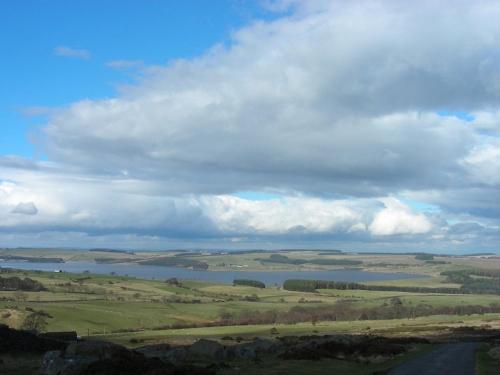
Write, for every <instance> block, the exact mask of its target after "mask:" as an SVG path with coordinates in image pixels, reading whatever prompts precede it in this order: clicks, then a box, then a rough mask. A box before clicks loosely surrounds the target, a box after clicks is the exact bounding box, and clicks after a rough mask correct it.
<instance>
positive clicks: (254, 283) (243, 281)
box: [233, 279, 266, 289]
mask: <svg viewBox="0 0 500 375" xmlns="http://www.w3.org/2000/svg"><path fill="white" fill-rule="evenodd" d="M233 285H243V286H252V287H254V288H261V289H263V288H265V287H266V284H264V283H263V282H262V281H258V280H248V279H234V281H233Z"/></svg>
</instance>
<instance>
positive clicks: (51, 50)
mask: <svg viewBox="0 0 500 375" xmlns="http://www.w3.org/2000/svg"><path fill="white" fill-rule="evenodd" d="M273 17H275V15H274V14H271V13H268V12H266V11H265V10H264V9H263V8H262V7H260V6H259V5H258V2H256V1H250V0H248V1H247V0H217V1H204V0H192V1H161V0H146V1H135V0H120V1H114V0H86V1H63V0H29V1H28V0H22V1H9V2H2V4H0V44H1V45H2V48H3V50H4V56H5V57H4V58H2V61H1V68H2V69H1V71H0V81H1V82H2V85H1V86H0V125H1V129H2V137H1V138H0V154H4V155H5V154H14V155H22V156H27V157H32V156H35V157H36V156H40V153H38V154H34V150H33V147H32V144H31V143H30V142H29V137H28V135H29V132H30V130H31V129H32V128H33V127H36V126H37V125H40V124H44V121H45V118H44V117H36V116H35V117H28V116H26V115H23V110H24V109H26V108H30V107H59V106H64V105H67V104H69V103H71V102H74V101H77V100H82V99H85V98H91V99H99V98H106V97H111V96H113V95H114V94H115V92H116V87H117V85H120V84H123V83H127V82H130V81H131V80H132V78H131V77H132V75H131V72H130V70H127V69H112V68H110V67H109V66H107V65H106V64H107V63H108V62H110V61H116V60H130V61H143V62H144V64H145V65H164V64H165V63H167V62H168V61H170V60H173V59H179V58H182V59H189V58H193V57H196V56H199V55H201V54H203V53H204V52H205V51H206V50H208V49H209V48H210V47H212V46H213V45H215V44H225V43H228V41H229V39H230V35H231V33H232V32H233V31H235V30H237V29H239V28H240V27H242V26H243V25H245V24H248V23H251V22H252V21H254V20H255V19H270V18H273ZM60 46H64V47H68V48H70V49H75V50H85V51H88V54H89V58H87V59H82V58H78V57H64V56H58V55H57V54H56V53H55V49H56V48H57V47H60Z"/></svg>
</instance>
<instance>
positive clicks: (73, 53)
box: [54, 46, 90, 60]
mask: <svg viewBox="0 0 500 375" xmlns="http://www.w3.org/2000/svg"><path fill="white" fill-rule="evenodd" d="M54 54H55V55H56V56H62V57H71V58H75V59H82V60H88V59H90V51H88V50H86V49H78V48H71V47H68V46H58V47H56V48H54Z"/></svg>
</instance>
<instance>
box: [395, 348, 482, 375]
mask: <svg viewBox="0 0 500 375" xmlns="http://www.w3.org/2000/svg"><path fill="white" fill-rule="evenodd" d="M477 347H478V343H475V342H463V343H454V344H444V345H442V346H440V347H439V348H437V349H436V350H434V351H432V352H429V353H426V354H423V355H421V356H420V357H416V358H413V359H411V360H409V361H408V362H405V363H403V364H401V365H399V366H397V367H395V368H394V369H392V370H391V371H390V372H389V375H474V366H475V363H476V361H475V353H476V349H477Z"/></svg>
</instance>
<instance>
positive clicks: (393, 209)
mask: <svg viewBox="0 0 500 375" xmlns="http://www.w3.org/2000/svg"><path fill="white" fill-rule="evenodd" d="M382 202H383V203H384V204H385V208H384V209H383V210H381V211H380V212H378V213H377V214H376V216H375V218H374V219H373V222H372V223H371V224H370V226H369V230H370V232H371V233H372V234H374V235H376V236H389V235H395V234H422V233H427V232H429V231H430V230H431V229H432V224H431V222H430V221H429V219H428V218H427V217H426V216H425V215H424V214H415V213H413V212H411V210H410V209H409V208H408V207H406V206H405V205H403V204H402V203H401V202H399V201H398V200H396V199H394V198H386V199H383V200H382Z"/></svg>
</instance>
